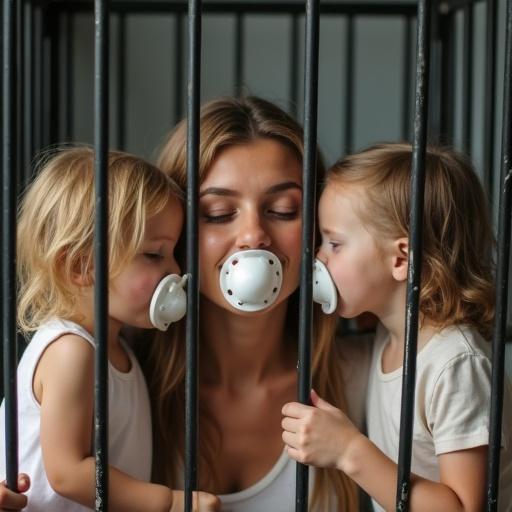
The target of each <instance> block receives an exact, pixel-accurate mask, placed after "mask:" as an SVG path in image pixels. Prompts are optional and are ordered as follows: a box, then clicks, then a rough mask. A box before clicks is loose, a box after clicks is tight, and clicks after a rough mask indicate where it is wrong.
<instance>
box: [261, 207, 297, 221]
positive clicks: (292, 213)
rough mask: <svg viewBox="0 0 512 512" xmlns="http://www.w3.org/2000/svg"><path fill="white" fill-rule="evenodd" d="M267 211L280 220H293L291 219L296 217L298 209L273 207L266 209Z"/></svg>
mask: <svg viewBox="0 0 512 512" xmlns="http://www.w3.org/2000/svg"><path fill="white" fill-rule="evenodd" d="M268 213H269V214H270V215H272V216H273V217H276V218H278V219H281V220H293V219H296V218H297V216H298V214H299V211H298V210H296V209H292V210H281V209H277V208H273V209H270V210H268Z"/></svg>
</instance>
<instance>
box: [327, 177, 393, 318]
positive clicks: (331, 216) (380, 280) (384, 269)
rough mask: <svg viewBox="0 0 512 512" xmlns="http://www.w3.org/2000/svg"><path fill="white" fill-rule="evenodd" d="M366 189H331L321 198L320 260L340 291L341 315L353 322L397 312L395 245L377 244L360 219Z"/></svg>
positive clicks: (334, 185)
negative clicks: (363, 315)
mask: <svg viewBox="0 0 512 512" xmlns="http://www.w3.org/2000/svg"><path fill="white" fill-rule="evenodd" d="M363 194H364V190H363V189H362V187H361V186H357V185H351V186H339V185H336V184H333V183H331V184H329V185H328V186H327V187H326V188H325V190H324V192H323V193H322V196H321V198H320V203H319V209H318V221H319V225H320V233H321V235H322V244H321V246H320V249H319V251H318V255H317V257H318V258H319V259H320V260H322V261H323V262H324V263H325V264H326V265H327V268H328V269H329V272H330V274H331V277H332V278H333V281H334V283H335V285H336V288H337V289H338V297H339V301H338V302H339V305H338V313H339V315H340V316H342V317H345V318H353V317H355V316H357V315H359V314H361V313H363V312H365V311H369V312H371V313H374V314H375V315H377V316H378V317H379V318H381V319H382V318H383V317H384V316H386V315H387V314H389V312H390V311H391V306H392V303H393V294H394V293H395V291H396V290H397V285H398V283H397V281H396V280H395V279H394V277H393V274H392V266H393V252H392V244H393V241H389V243H388V242H386V241H384V240H380V239H379V240H377V239H376V237H375V235H374V234H373V232H372V231H371V230H369V226H367V225H365V224H364V223H363V221H362V220H361V218H360V217H359V215H358V213H357V212H358V211H360V210H359V208H364V204H362V203H361V201H363Z"/></svg>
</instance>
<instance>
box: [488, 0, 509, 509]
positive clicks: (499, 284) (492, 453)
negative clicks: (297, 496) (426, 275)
mask: <svg viewBox="0 0 512 512" xmlns="http://www.w3.org/2000/svg"><path fill="white" fill-rule="evenodd" d="M506 27H507V28H506V43H505V44H506V46H505V76H504V86H503V134H502V150H501V151H502V159H501V182H500V183H501V194H500V205H499V221H498V262H497V269H496V316H495V321H494V335H493V339H492V388H491V411H490V433H489V458H488V467H487V512H496V511H497V510H498V489H499V476H500V448H501V425H502V415H503V386H504V372H505V336H506V330H507V306H508V292H509V289H508V280H509V268H508V265H509V261H510V225H511V213H512V200H511V196H512V0H508V1H507V21H506Z"/></svg>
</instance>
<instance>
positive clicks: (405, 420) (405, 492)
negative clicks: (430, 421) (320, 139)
mask: <svg viewBox="0 0 512 512" xmlns="http://www.w3.org/2000/svg"><path fill="white" fill-rule="evenodd" d="M431 14H432V11H431V1H430V0H419V2H418V28H417V49H416V59H417V60H416V97H415V112H414V136H413V149H412V176H411V211H410V221H409V225H410V233H409V266H408V282H407V310H406V321H405V347H404V365H403V378H402V403H401V412H400V441H399V449H398V478H397V496H396V509H397V510H398V511H401V512H406V511H407V510H408V509H409V488H410V474H411V455H412V433H413V432H412V430H413V420H414V391H415V379H416V353H417V341H418V315H419V297H420V284H421V283H420V277H421V254H422V245H423V244H422V235H423V229H422V221H423V204H424V198H423V192H424V187H425V154H426V139H427V113H428V80H429V67H430V21H431V20H430V17H431Z"/></svg>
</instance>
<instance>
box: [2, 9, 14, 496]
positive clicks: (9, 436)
mask: <svg viewBox="0 0 512 512" xmlns="http://www.w3.org/2000/svg"><path fill="white" fill-rule="evenodd" d="M2 32H3V69H2V75H3V80H2V84H3V87H2V88H3V91H2V95H3V99H4V104H3V121H2V126H3V152H2V157H3V160H2V167H3V172H2V178H3V179H2V290H3V291H2V338H3V359H4V361H3V365H4V391H5V446H6V450H5V459H6V473H7V474H6V481H7V487H9V489H14V490H17V489H18V483H17V482H18V406H17V385H16V366H17V362H18V361H17V343H16V195H17V194H16V188H17V187H16V171H17V163H16V157H17V149H16V148H17V142H18V141H17V140H16V136H17V127H16V126H17V112H16V105H17V83H16V79H17V69H16V2H15V0H4V2H3V30H2Z"/></svg>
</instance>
